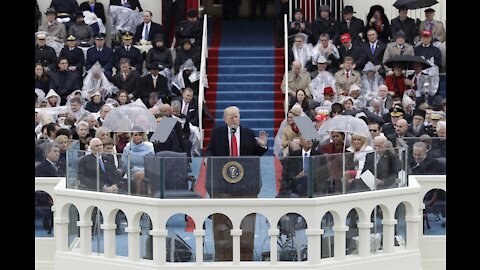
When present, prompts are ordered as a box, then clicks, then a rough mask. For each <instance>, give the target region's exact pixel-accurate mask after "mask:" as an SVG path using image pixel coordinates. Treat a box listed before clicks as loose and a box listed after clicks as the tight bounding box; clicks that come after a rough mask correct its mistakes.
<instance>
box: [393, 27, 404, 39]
mask: <svg viewBox="0 0 480 270" xmlns="http://www.w3.org/2000/svg"><path fill="white" fill-rule="evenodd" d="M399 37H402V38H403V39H405V32H403V30H402V29H400V30H398V32H397V33H396V34H395V40H397V38H399Z"/></svg>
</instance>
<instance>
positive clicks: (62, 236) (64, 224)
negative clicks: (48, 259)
mask: <svg viewBox="0 0 480 270" xmlns="http://www.w3.org/2000/svg"><path fill="white" fill-rule="evenodd" d="M54 222H55V226H54V228H55V231H54V236H55V239H56V240H57V251H61V252H67V251H68V223H70V219H69V218H57V217H56V218H55V219H54Z"/></svg>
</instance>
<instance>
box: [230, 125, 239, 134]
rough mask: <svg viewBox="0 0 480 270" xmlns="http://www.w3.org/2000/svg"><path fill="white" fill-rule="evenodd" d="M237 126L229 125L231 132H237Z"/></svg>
mask: <svg viewBox="0 0 480 270" xmlns="http://www.w3.org/2000/svg"><path fill="white" fill-rule="evenodd" d="M237 128H238V126H237V125H231V126H230V129H231V130H232V133H235V132H237Z"/></svg>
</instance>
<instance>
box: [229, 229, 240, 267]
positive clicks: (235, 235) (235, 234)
mask: <svg viewBox="0 0 480 270" xmlns="http://www.w3.org/2000/svg"><path fill="white" fill-rule="evenodd" d="M230 235H231V236H232V239H233V264H240V236H241V235H242V230H241V229H231V230H230Z"/></svg>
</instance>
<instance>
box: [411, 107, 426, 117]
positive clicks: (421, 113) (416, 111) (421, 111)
mask: <svg viewBox="0 0 480 270" xmlns="http://www.w3.org/2000/svg"><path fill="white" fill-rule="evenodd" d="M415 115H419V116H421V117H423V119H425V115H426V111H425V110H422V109H415V110H413V116H415Z"/></svg>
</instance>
